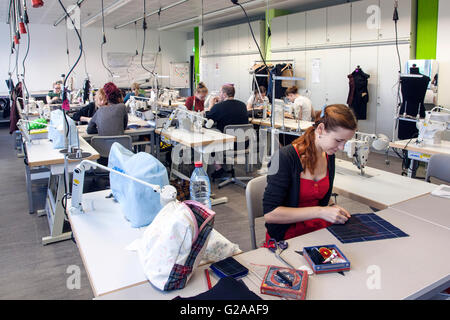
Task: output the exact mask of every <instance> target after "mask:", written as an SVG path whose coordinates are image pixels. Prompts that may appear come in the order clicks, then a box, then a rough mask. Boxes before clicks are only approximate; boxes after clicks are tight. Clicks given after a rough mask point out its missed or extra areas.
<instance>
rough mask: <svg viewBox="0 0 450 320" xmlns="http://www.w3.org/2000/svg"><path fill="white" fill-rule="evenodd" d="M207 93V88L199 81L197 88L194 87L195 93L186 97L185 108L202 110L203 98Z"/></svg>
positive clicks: (203, 107)
mask: <svg viewBox="0 0 450 320" xmlns="http://www.w3.org/2000/svg"><path fill="white" fill-rule="evenodd" d="M207 95H208V88H207V87H206V85H205V84H204V83H203V82H199V83H198V85H197V89H195V94H194V95H193V96H191V97H188V98H187V99H186V102H185V104H184V105H185V106H186V108H188V110H194V111H197V112H198V111H203V110H204V109H205V99H206V96H207Z"/></svg>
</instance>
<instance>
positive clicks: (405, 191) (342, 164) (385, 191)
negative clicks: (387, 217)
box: [333, 159, 436, 209]
mask: <svg viewBox="0 0 450 320" xmlns="http://www.w3.org/2000/svg"><path fill="white" fill-rule="evenodd" d="M364 171H365V173H366V175H368V176H369V177H367V176H364V177H363V176H361V175H360V170H359V169H358V168H357V167H356V166H355V165H353V164H352V163H351V162H350V161H345V160H341V159H336V174H335V177H334V185H333V191H334V192H337V193H339V194H341V195H343V196H344V197H348V198H351V199H353V200H355V201H359V202H362V203H364V204H367V205H369V206H372V207H374V208H377V209H385V208H387V207H389V206H392V205H394V204H396V203H399V202H402V201H406V200H409V199H411V198H414V197H418V196H421V195H424V194H427V193H430V192H431V191H433V190H434V189H435V188H436V185H435V184H431V183H428V182H424V181H420V180H416V179H410V178H408V177H404V176H401V175H399V174H394V173H390V172H387V171H383V170H378V169H375V168H370V167H366V168H365V170H364Z"/></svg>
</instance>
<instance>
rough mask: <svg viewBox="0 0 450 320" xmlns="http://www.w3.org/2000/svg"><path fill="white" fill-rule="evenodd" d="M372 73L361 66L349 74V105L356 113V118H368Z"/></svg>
mask: <svg viewBox="0 0 450 320" xmlns="http://www.w3.org/2000/svg"><path fill="white" fill-rule="evenodd" d="M369 78H370V75H368V74H367V73H365V72H364V71H363V70H362V69H361V68H360V67H359V66H358V67H357V68H356V69H355V71H353V72H352V73H351V74H349V75H348V79H349V87H350V89H349V93H348V98H347V104H348V106H349V107H350V108H351V109H352V110H353V112H354V113H355V116H356V119H358V120H366V119H367V103H368V102H369V90H368V89H367V86H368V79H369Z"/></svg>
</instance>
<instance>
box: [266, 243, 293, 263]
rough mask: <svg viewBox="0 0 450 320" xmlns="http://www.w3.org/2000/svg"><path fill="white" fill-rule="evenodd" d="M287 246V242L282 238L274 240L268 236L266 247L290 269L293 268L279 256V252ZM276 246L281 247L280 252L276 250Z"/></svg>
mask: <svg viewBox="0 0 450 320" xmlns="http://www.w3.org/2000/svg"><path fill="white" fill-rule="evenodd" d="M287 247H288V243H287V242H286V241H284V240H281V241H276V240H275V239H273V238H270V239H269V241H267V248H268V249H269V250H270V251H272V252H273V253H274V254H275V256H276V257H277V258H278V259H279V260H281V261H282V262H284V263H285V264H286V265H288V266H289V267H290V268H291V269H295V268H294V267H293V266H292V265H291V264H290V263H288V262H287V261H286V260H284V259H283V258H282V257H281V253H282V252H283V251H284V250H286V249H287ZM278 248H280V249H281V251H280V252H278Z"/></svg>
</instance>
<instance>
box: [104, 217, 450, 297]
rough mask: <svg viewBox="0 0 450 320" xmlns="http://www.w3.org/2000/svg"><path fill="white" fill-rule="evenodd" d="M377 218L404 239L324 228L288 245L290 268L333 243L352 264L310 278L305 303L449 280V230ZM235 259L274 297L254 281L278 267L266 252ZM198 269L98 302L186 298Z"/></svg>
mask: <svg viewBox="0 0 450 320" xmlns="http://www.w3.org/2000/svg"><path fill="white" fill-rule="evenodd" d="M378 215H379V216H381V217H382V218H383V219H385V220H387V221H389V222H390V223H392V224H393V225H394V226H396V227H398V228H400V229H402V230H403V231H404V232H406V233H407V234H409V237H404V238H397V239H387V240H378V241H368V242H359V243H350V244H342V243H340V242H339V240H337V239H336V238H335V237H334V236H333V235H332V234H331V233H330V232H329V231H328V230H326V229H322V230H319V231H316V232H313V233H309V234H306V235H303V236H301V237H297V238H294V239H291V240H289V241H288V242H289V248H288V249H287V250H286V251H285V252H284V253H283V257H284V258H285V259H286V260H287V261H289V262H290V263H291V264H292V265H293V266H294V267H297V268H298V267H301V266H303V265H306V264H307V262H306V260H305V259H304V258H303V257H302V256H300V255H299V254H297V253H295V252H294V250H303V248H304V247H306V246H312V245H329V244H336V245H337V246H338V247H339V248H340V249H341V250H342V251H343V253H344V254H345V255H346V257H347V258H348V259H349V260H350V262H351V269H350V271H348V272H345V276H342V275H340V274H338V273H328V274H320V275H311V276H310V278H309V280H308V289H307V294H306V299H310V300H315V299H333V300H334V299H338V300H348V299H407V298H417V297H420V296H421V295H422V294H424V293H425V292H427V291H429V290H432V289H434V288H435V287H436V286H438V285H442V284H444V283H447V282H449V281H450V256H449V255H447V254H442V244H445V243H449V241H450V231H448V230H446V229H444V228H442V227H439V226H436V225H433V224H431V223H428V222H425V221H423V220H420V219H414V218H410V217H409V216H408V215H405V214H402V213H400V212H399V211H396V210H393V209H386V210H383V211H380V212H378ZM235 259H236V260H238V261H239V262H241V263H243V264H244V265H245V266H246V267H247V268H249V269H251V272H250V273H249V276H247V277H245V278H244V282H245V283H246V284H247V286H248V287H249V288H250V290H252V291H254V292H255V293H257V294H258V295H259V296H261V297H263V298H264V299H274V297H272V296H269V295H263V294H260V293H259V292H260V291H259V285H260V283H261V280H260V279H258V277H262V276H263V274H264V271H265V269H266V267H264V265H277V266H283V263H282V262H280V261H279V260H278V259H277V258H276V257H275V256H274V255H273V253H271V252H270V251H269V250H268V249H265V248H260V249H257V250H253V251H249V252H246V253H243V254H240V255H237V256H235ZM260 265H263V266H260ZM205 267H206V266H205ZM203 269H204V268H199V269H197V270H196V271H195V275H194V276H193V278H192V279H191V280H190V281H189V282H188V283H187V286H186V288H184V289H183V290H177V291H175V292H171V293H162V292H160V291H158V290H155V289H154V288H153V287H151V285H150V284H147V283H146V284H141V285H138V286H134V287H130V288H127V289H125V290H121V291H118V292H115V293H113V294H108V295H105V296H103V297H102V299H172V298H173V297H175V296H178V295H179V296H182V297H190V296H192V295H195V294H198V293H201V292H204V291H206V290H207V288H206V283H205V280H204V272H203ZM373 270H378V271H379V275H380V278H379V279H380V282H379V284H380V287H379V288H376V287H375V288H374V287H373V286H372V288H370V287H369V286H368V285H367V283H369V284H370V283H372V282H370V280H371V276H374V271H373ZM256 275H257V276H256Z"/></svg>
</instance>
